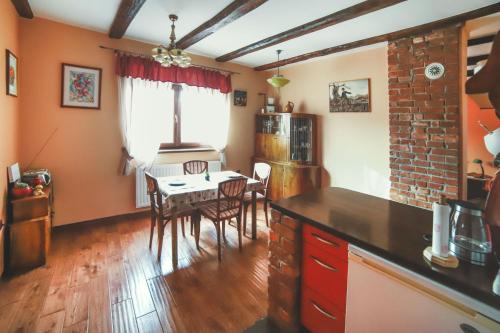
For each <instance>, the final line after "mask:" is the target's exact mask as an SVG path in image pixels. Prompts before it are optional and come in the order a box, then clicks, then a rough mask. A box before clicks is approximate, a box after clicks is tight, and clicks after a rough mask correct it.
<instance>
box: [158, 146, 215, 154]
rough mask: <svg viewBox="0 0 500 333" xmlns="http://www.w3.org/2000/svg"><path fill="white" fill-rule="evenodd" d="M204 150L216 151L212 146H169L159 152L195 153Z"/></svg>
mask: <svg viewBox="0 0 500 333" xmlns="http://www.w3.org/2000/svg"><path fill="white" fill-rule="evenodd" d="M202 151H215V149H214V148H212V147H198V148H168V149H160V150H159V151H158V154H169V153H194V152H202Z"/></svg>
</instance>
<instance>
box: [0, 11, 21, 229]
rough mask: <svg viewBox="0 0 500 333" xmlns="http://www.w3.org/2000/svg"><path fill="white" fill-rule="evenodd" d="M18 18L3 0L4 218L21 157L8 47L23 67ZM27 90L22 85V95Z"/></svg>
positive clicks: (0, 175)
mask: <svg viewBox="0 0 500 333" xmlns="http://www.w3.org/2000/svg"><path fill="white" fill-rule="evenodd" d="M18 33H19V31H18V18H17V13H16V11H15V9H14V7H13V6H12V4H11V3H10V1H0V51H1V52H2V53H1V54H0V59H1V60H0V168H1V171H0V195H1V199H0V204H1V206H0V219H2V220H3V221H4V222H5V207H6V206H5V202H6V200H5V197H6V193H7V192H6V188H7V177H6V168H7V166H8V165H11V164H13V163H15V162H16V161H17V158H18V149H17V147H18V144H17V143H18V142H17V128H18V119H19V97H12V96H8V95H7V94H6V86H5V85H6V82H5V81H6V80H5V66H6V65H5V58H6V57H5V49H9V50H10V51H12V52H13V53H14V54H15V55H17V56H18V58H19V65H20V67H21V68H20V71H22V70H23V69H22V66H23V59H21V57H19V44H18ZM22 94H23V91H22V89H19V95H20V96H22Z"/></svg>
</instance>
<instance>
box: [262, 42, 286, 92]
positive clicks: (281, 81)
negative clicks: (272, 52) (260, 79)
mask: <svg viewBox="0 0 500 333" xmlns="http://www.w3.org/2000/svg"><path fill="white" fill-rule="evenodd" d="M281 52H282V50H276V53H277V54H278V63H279V61H280V53H281ZM288 82H290V80H288V79H286V78H285V77H284V76H283V75H281V74H280V66H278V73H277V74H274V75H273V76H272V77H270V78H269V79H267V83H269V84H270V85H272V86H273V87H275V88H281V87H284V86H286V85H287V84H288Z"/></svg>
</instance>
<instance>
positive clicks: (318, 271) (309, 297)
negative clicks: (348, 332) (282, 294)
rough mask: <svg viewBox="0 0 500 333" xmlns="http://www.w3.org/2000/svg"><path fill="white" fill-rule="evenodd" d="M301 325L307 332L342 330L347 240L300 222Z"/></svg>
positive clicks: (324, 332)
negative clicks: (301, 227)
mask: <svg viewBox="0 0 500 333" xmlns="http://www.w3.org/2000/svg"><path fill="white" fill-rule="evenodd" d="M302 237H303V252H302V287H301V290H302V295H301V305H300V315H301V324H302V325H303V326H304V327H305V328H307V330H308V331H309V332H311V333H343V332H344V322H345V319H344V317H345V302H346V290H347V246H348V245H347V243H346V242H345V241H343V240H341V239H339V238H337V237H335V236H333V235H331V234H329V233H326V232H324V231H322V230H319V229H317V228H314V227H312V226H310V225H304V227H303V230H302Z"/></svg>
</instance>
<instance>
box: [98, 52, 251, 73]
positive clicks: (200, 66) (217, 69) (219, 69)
mask: <svg viewBox="0 0 500 333" xmlns="http://www.w3.org/2000/svg"><path fill="white" fill-rule="evenodd" d="M99 47H100V48H101V49H105V50H111V51H114V52H121V53H125V54H130V55H136V56H139V57H148V58H149V57H151V55H149V54H144V53H137V52H131V51H125V50H120V49H115V48H113V47H108V46H103V45H99ZM191 66H193V67H199V68H204V69H210V70H215V71H218V72H222V73H228V74H230V75H233V74H241V73H238V72H233V71H230V70H227V69H222V68H216V67H210V66H205V65H197V64H191Z"/></svg>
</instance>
